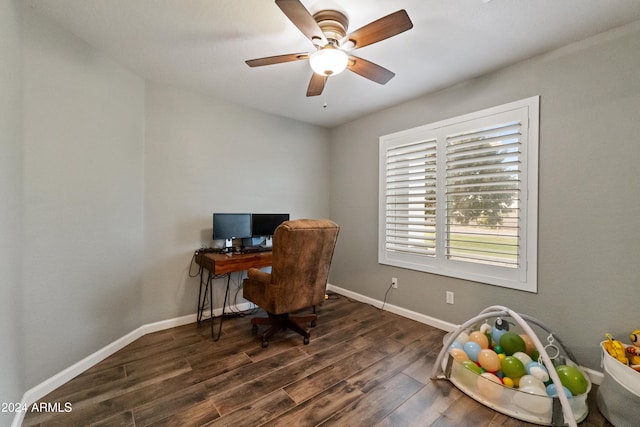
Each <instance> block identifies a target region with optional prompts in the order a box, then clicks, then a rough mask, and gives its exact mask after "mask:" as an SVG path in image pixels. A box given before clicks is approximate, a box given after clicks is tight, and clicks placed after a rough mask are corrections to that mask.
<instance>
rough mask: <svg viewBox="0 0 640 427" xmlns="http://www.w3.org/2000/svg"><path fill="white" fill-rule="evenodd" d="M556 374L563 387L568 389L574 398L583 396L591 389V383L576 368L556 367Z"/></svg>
mask: <svg viewBox="0 0 640 427" xmlns="http://www.w3.org/2000/svg"><path fill="white" fill-rule="evenodd" d="M556 372H557V373H558V377H560V382H561V383H562V385H563V386H565V387H566V388H568V389H569V391H570V392H571V394H573V395H574V396H579V395H581V394H583V393H584V392H586V391H587V388H589V382H588V381H587V379H586V378H585V377H584V375H583V374H582V372H580V370H579V369H578V368H576V367H575V366H570V365H560V366H558V367H556Z"/></svg>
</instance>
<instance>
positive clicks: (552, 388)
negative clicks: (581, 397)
mask: <svg viewBox="0 0 640 427" xmlns="http://www.w3.org/2000/svg"><path fill="white" fill-rule="evenodd" d="M562 390H563V391H564V394H565V395H566V396H567V397H573V394H571V391H570V390H569V389H568V388H566V387H565V386H562ZM547 395H548V396H549V397H556V396H557V395H558V387H557V386H556V385H555V384H553V383H552V384H549V385H548V386H547Z"/></svg>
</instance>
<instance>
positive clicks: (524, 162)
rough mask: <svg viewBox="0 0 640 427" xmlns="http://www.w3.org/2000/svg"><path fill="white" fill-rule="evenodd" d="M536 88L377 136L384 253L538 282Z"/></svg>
mask: <svg viewBox="0 0 640 427" xmlns="http://www.w3.org/2000/svg"><path fill="white" fill-rule="evenodd" d="M538 110H539V97H532V98H528V99H524V100H521V101H516V102H513V103H510V104H506V105H502V106H499V107H494V108H490V109H487V110H483V111H479V112H476V113H472V114H467V115H464V116H461V117H456V118H453V119H449V120H444V121H441V122H437V123H432V124H429V125H425V126H420V127H418V128H414V129H409V130H406V131H401V132H398V133H394V134H392V135H385V136H382V137H381V138H380V192H379V196H380V216H379V243H378V261H379V262H380V263H381V264H388V265H393V266H397V267H403V268H410V269H414V270H419V271H426V272H430V273H435V274H442V275H446V276H451V277H458V278H462V279H467V280H473V281H477V282H482V283H488V284H492V285H498V286H504V287H509V288H513V289H520V290H524V291H529V292H536V291H537V277H536V276H537V275H536V273H537V209H538V208H537V193H538V115H539V111H538Z"/></svg>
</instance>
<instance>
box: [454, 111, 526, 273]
mask: <svg viewBox="0 0 640 427" xmlns="http://www.w3.org/2000/svg"><path fill="white" fill-rule="evenodd" d="M521 128H522V123H521V122H520V121H516V122H505V123H500V122H498V123H495V124H493V123H492V124H491V125H490V126H487V127H483V128H480V129H476V130H473V131H467V132H463V133H458V134H455V135H449V136H447V137H446V168H447V170H446V188H447V189H446V195H447V197H446V200H447V205H446V207H445V217H446V229H447V233H446V237H445V240H446V242H445V249H446V252H445V253H446V255H447V257H448V258H450V259H458V260H466V261H469V262H478V263H485V264H490V265H499V266H504V267H510V268H516V267H517V266H518V263H519V243H518V242H519V238H520V232H519V230H520V194H521V189H520V183H521V173H522V171H521V163H522V151H521V149H522V146H521ZM471 213H474V214H477V215H478V217H477V220H476V221H473V222H470V223H462V224H461V218H462V219H464V218H465V216H466V215H469V214H471ZM496 213H501V214H502V215H501V217H500V219H501V221H500V222H499V223H495V224H494V223H491V220H492V216H491V214H496ZM478 242H482V244H481V245H480V244H478Z"/></svg>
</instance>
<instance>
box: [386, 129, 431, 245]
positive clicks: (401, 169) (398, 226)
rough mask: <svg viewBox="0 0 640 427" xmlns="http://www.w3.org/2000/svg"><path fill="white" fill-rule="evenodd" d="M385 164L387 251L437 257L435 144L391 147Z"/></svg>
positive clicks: (421, 142) (420, 143)
mask: <svg viewBox="0 0 640 427" xmlns="http://www.w3.org/2000/svg"><path fill="white" fill-rule="evenodd" d="M386 162H387V165H386V189H385V190H386V192H385V194H386V206H385V215H386V218H387V220H386V230H385V245H386V249H387V250H389V251H398V252H406V253H415V254H421V255H431V256H433V255H435V253H436V250H435V248H436V140H435V139H431V140H428V141H420V142H416V143H410V144H406V145H399V146H395V147H389V148H387V153H386Z"/></svg>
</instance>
